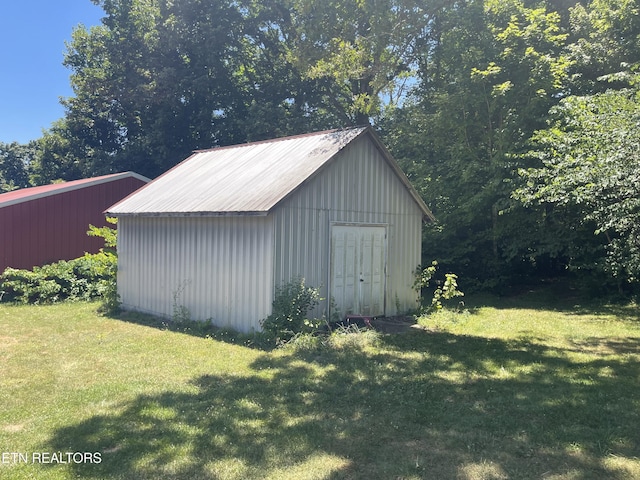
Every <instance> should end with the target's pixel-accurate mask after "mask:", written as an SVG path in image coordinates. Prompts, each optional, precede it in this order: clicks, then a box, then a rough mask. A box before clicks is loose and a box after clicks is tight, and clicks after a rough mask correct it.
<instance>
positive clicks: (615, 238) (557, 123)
mask: <svg viewBox="0 0 640 480" xmlns="http://www.w3.org/2000/svg"><path fill="white" fill-rule="evenodd" d="M639 101H640V93H639V92H638V91H637V90H633V91H629V90H627V91H624V90H623V91H608V92H606V93H602V94H596V95H593V96H586V97H577V96H572V97H569V98H567V99H566V100H564V101H562V103H561V104H560V105H559V106H557V107H556V108H554V109H553V110H552V115H553V117H552V118H553V120H552V121H551V122H550V125H549V127H548V128H547V129H545V130H541V131H539V132H537V134H536V135H535V137H534V141H535V146H536V149H535V150H534V151H533V152H532V155H533V156H535V157H536V158H537V159H538V160H539V161H540V164H541V165H540V166H539V167H536V168H529V169H523V170H521V174H522V175H523V176H524V178H525V179H526V181H527V183H526V185H525V186H523V187H522V188H520V189H518V190H517V193H516V196H517V197H518V198H520V199H521V200H522V201H523V202H524V203H525V204H527V205H530V204H539V203H542V204H551V205H560V206H565V205H570V206H573V207H575V208H577V210H578V211H579V212H580V217H579V218H578V220H579V221H580V223H582V224H585V223H586V224H589V225H594V229H595V232H594V233H595V234H597V235H601V236H602V237H604V238H605V239H606V242H605V243H606V245H607V252H608V255H607V256H606V257H604V258H602V259H600V258H592V259H591V261H592V262H593V263H594V264H596V265H597V264H598V263H599V264H600V265H601V268H602V269H603V270H605V271H607V272H609V273H610V274H611V275H612V276H613V277H615V278H618V279H620V280H621V281H629V282H638V281H639V280H640V131H638V124H639V123H640V103H639ZM598 260H600V261H598Z"/></svg>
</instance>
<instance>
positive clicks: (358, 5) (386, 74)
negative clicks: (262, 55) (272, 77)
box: [291, 0, 433, 124]
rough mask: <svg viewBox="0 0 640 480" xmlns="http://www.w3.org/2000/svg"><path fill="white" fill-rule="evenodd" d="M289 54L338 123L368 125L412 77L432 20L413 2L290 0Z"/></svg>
mask: <svg viewBox="0 0 640 480" xmlns="http://www.w3.org/2000/svg"><path fill="white" fill-rule="evenodd" d="M291 4H292V14H291V18H292V22H291V25H292V29H293V32H294V34H293V37H294V42H293V45H292V47H293V48H292V51H291V54H292V57H293V58H294V61H295V63H296V65H297V66H298V67H299V68H300V69H301V71H303V72H304V73H305V75H306V77H307V78H311V79H319V80H324V81H323V82H322V83H321V84H320V86H321V87H323V89H324V90H323V92H324V98H325V101H326V102H329V103H330V104H331V105H332V106H333V109H334V110H335V111H336V112H340V113H342V115H343V121H344V122H345V123H350V124H368V123H369V122H370V121H371V119H372V118H373V117H377V116H379V115H380V114H381V112H382V110H383V107H384V106H389V105H391V106H395V105H398V104H399V103H400V101H401V99H402V98H403V97H404V94H405V92H406V90H407V81H408V80H410V79H412V78H415V76H416V68H417V59H418V56H419V52H420V48H421V47H422V46H424V38H425V35H426V33H427V32H428V30H429V28H430V24H431V22H432V20H433V12H432V11H431V10H430V9H429V8H427V6H426V5H427V4H424V3H421V2H415V1H412V0H355V1H353V0H351V1H344V0H292V2H291Z"/></svg>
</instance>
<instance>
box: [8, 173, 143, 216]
mask: <svg viewBox="0 0 640 480" xmlns="http://www.w3.org/2000/svg"><path fill="white" fill-rule="evenodd" d="M129 177H133V178H137V179H138V180H141V181H143V182H145V183H146V182H150V181H151V179H149V178H147V177H144V176H142V175H140V174H137V173H134V172H122V173H112V174H109V175H102V176H100V177H92V178H83V179H81V180H73V181H70V182H63V183H52V184H50V185H41V186H39V187H29V188H20V189H18V190H12V191H11V192H6V193H2V194H0V208H3V207H8V206H10V205H15V204H17V203H22V202H28V201H31V200H36V199H38V198H43V197H48V196H50V195H57V194H60V193H64V192H70V191H72V190H78V189H80V188H87V187H91V186H93V185H99V184H101V183H107V182H113V181H116V180H121V179H123V178H129Z"/></svg>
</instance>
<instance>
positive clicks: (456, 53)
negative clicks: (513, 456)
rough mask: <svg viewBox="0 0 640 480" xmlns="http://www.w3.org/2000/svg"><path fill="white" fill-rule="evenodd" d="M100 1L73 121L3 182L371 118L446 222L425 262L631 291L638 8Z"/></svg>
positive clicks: (75, 38) (152, 170) (77, 61)
mask: <svg viewBox="0 0 640 480" xmlns="http://www.w3.org/2000/svg"><path fill="white" fill-rule="evenodd" d="M92 1H94V3H96V4H98V5H99V6H101V7H102V9H103V10H104V18H103V19H102V23H101V25H99V26H94V27H91V28H90V29H87V28H85V27H83V26H78V27H77V28H76V29H75V30H74V31H73V34H72V38H71V41H70V42H69V43H68V45H67V53H66V55H65V59H64V63H65V65H66V66H67V67H68V68H69V69H70V72H71V76H70V81H71V86H72V87H73V92H74V93H73V95H72V96H71V97H69V98H66V99H64V100H63V105H64V107H65V115H64V117H63V118H61V119H60V120H58V121H57V122H55V123H54V124H53V125H52V126H51V128H50V129H49V130H48V131H46V132H45V134H44V135H43V137H42V138H40V139H38V140H37V141H36V142H34V143H33V144H32V145H30V146H29V147H28V148H27V146H19V145H11V146H7V145H0V147H1V148H0V188H3V189H5V190H6V189H10V188H16V187H20V186H26V185H27V184H37V183H46V182H50V181H52V180H55V179H66V180H71V179H74V178H79V177H86V176H91V175H99V174H104V173H110V172H115V171H122V170H135V171H137V172H139V173H141V174H144V175H147V176H150V177H154V176H156V175H158V174H160V173H162V172H164V171H165V170H167V169H168V168H170V167H172V166H173V165H175V164H176V163H177V162H179V161H180V160H182V159H183V158H185V156H187V155H188V154H189V153H190V152H191V151H193V150H194V149H201V148H211V147H214V146H218V145H229V144H235V143H241V142H246V141H252V140H260V139H265V138H270V137H277V136H283V135H289V134H297V133H304V132H309V131H315V130H322V129H327V128H337V127H343V126H349V125H355V124H366V123H370V124H372V125H373V126H374V127H375V128H376V129H377V130H378V131H379V133H380V134H381V135H382V137H383V139H384V141H385V142H386V143H387V144H388V145H389V147H390V149H391V151H392V153H393V154H394V155H395V156H396V158H398V160H399V161H400V163H401V164H402V166H403V168H404V169H405V171H406V172H407V173H408V175H409V177H410V179H411V181H412V182H413V183H414V185H415V186H416V188H417V189H418V191H419V192H420V193H421V195H422V196H423V198H424V199H425V201H426V202H427V204H428V205H429V206H430V207H431V209H432V210H433V212H434V214H435V215H436V218H437V222H436V223H435V224H433V225H431V226H429V227H427V228H425V233H424V248H423V251H424V254H425V259H424V260H425V263H430V262H431V260H433V259H438V261H439V263H440V265H442V266H443V267H444V268H445V269H448V270H449V271H455V272H456V273H458V274H460V277H461V282H463V283H464V282H466V283H467V285H466V289H467V290H468V289H469V287H471V286H472V285H475V286H477V287H480V288H487V287H493V288H503V287H504V286H505V285H511V284H514V282H516V281H519V279H526V278H531V277H532V276H533V277H540V276H549V275H557V274H560V273H563V272H565V271H568V270H572V269H582V270H580V271H582V272H583V273H585V272H586V271H587V270H588V272H590V274H592V275H602V276H606V277H607V278H610V279H613V280H615V281H618V282H620V281H623V280H624V281H627V282H631V283H629V284H632V283H634V282H636V283H637V278H638V266H637V265H638V264H640V261H638V259H637V256H638V245H637V238H638V233H640V232H638V231H637V224H638V221H637V220H638V219H637V204H636V203H635V202H636V199H637V198H638V191H637V185H638V178H637V176H636V174H635V173H634V172H637V170H638V169H637V148H636V146H637V138H636V137H635V136H634V135H635V131H634V129H633V126H634V122H637V111H636V108H635V105H636V104H637V100H638V97H637V93H635V92H636V89H635V86H634V82H635V81H636V80H635V75H636V72H637V70H638V68H640V20H638V18H639V17H638V14H637V12H638V11H639V5H638V2H637V0H615V1H604V0H590V1H584V2H578V1H577V0H563V1H554V2H551V1H548V0H547V1H543V0H462V1H457V2H444V1H439V0H433V1H429V2H415V1H409V0H323V1H320V0H263V1H256V0H239V1H235V0H234V1H231V0H221V1H215V2H212V1H210V0H181V1H180V2H176V1H172V0H92ZM634 149H635V150H634ZM16 159H17V160H16ZM594 233H595V234H594ZM587 265H589V266H590V267H589V268H587V267H586V266H587ZM471 284H472V285H471Z"/></svg>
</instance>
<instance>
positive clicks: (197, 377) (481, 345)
mask: <svg viewBox="0 0 640 480" xmlns="http://www.w3.org/2000/svg"><path fill="white" fill-rule="evenodd" d="M493 303H495V302H493ZM527 305H530V306H527ZM95 310H96V305H93V304H82V303H79V304H61V305H55V306H26V307H25V306H0V407H1V408H0V478H7V479H27V478H47V479H71V478H94V479H112V478H122V479H161V478H170V479H198V478H202V479H247V478H248V479H251V478H255V479H264V478H273V479H282V478H285V479H286V478H290V479H342V478H353V479H377V478H380V479H418V478H425V479H527V478H531V479H541V478H544V479H565V480H568V479H580V480H583V479H598V480H600V479H633V478H636V479H637V478H640V314H639V313H638V309H637V307H635V306H629V307H611V308H600V309H597V310H596V309H585V308H581V307H578V306H575V307H570V308H566V307H565V308H558V307H555V306H554V308H553V309H548V308H543V307H542V306H541V305H540V304H539V303H538V304H537V303H535V302H534V303H533V304H531V302H527V300H526V299H519V300H510V301H505V302H502V303H501V304H500V305H499V306H498V307H496V306H493V307H489V306H480V307H478V308H473V309H471V313H465V314H451V313H448V312H443V313H440V314H438V315H434V316H431V317H426V318H423V319H421V320H420V324H421V325H422V327H423V328H421V329H418V328H416V329H411V330H410V331H409V332H408V333H404V334H398V335H373V334H366V335H361V336H353V335H351V336H347V335H342V336H337V337H335V338H334V339H333V341H332V342H330V343H329V344H327V343H325V344H323V345H317V344H314V345H310V346H309V345H307V344H302V343H301V344H300V345H299V346H298V347H297V348H284V349H278V350H274V351H264V350H259V349H255V348H253V349H252V348H247V347H244V346H241V345H234V344H231V343H225V342H221V341H218V340H213V339H211V338H205V337H202V336H197V335H190V334H186V333H180V332H176V331H171V330H167V329H163V328H157V327H154V326H152V325H149V324H147V325H145V324H142V323H141V322H140V321H138V322H137V323H134V322H132V321H124V320H121V319H114V318H107V317H101V316H99V315H97V314H96V313H95ZM147 323H148V322H147ZM57 452H60V453H59V454H58V453H57ZM67 452H70V453H74V452H79V453H84V452H87V453H89V454H91V455H90V456H89V457H88V458H89V459H91V460H94V462H95V461H96V460H98V459H99V460H100V463H90V462H88V461H85V462H84V463H75V462H74V461H73V460H74V458H75V459H76V460H78V459H80V458H83V457H82V456H77V455H76V456H75V457H73V456H72V457H71V459H70V460H71V461H70V462H69V463H64V464H62V463H42V462H40V463H37V462H36V463H34V462H33V457H34V455H35V456H36V459H37V458H40V459H47V457H46V456H43V453H45V454H48V455H49V458H48V460H49V461H52V460H53V458H52V455H53V454H56V455H58V456H59V457H60V458H61V459H62V460H69V459H68V458H67V457H66V453H67ZM96 452H97V453H98V455H93V454H94V453H96ZM13 453H15V454H20V455H23V456H18V455H11V454H13ZM38 455H39V457H38ZM25 458H26V460H27V461H24V460H25Z"/></svg>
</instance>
